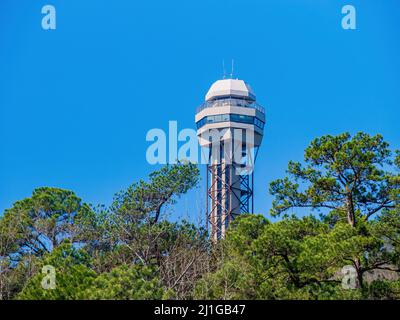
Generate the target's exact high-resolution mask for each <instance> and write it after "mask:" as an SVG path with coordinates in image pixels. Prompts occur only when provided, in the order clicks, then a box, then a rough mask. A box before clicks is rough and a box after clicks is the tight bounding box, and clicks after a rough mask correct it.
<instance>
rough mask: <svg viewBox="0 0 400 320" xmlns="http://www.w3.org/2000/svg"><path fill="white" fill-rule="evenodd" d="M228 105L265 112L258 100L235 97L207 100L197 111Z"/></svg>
mask: <svg viewBox="0 0 400 320" xmlns="http://www.w3.org/2000/svg"><path fill="white" fill-rule="evenodd" d="M227 106H233V107H244V108H253V109H256V110H258V111H260V112H261V113H263V114H265V109H264V108H263V107H262V106H260V105H259V104H258V103H257V102H254V101H247V100H244V99H235V98H225V99H218V100H213V101H206V102H204V103H203V104H201V105H200V106H199V107H198V108H197V110H196V112H197V113H199V112H200V111H202V110H204V109H206V108H215V107H227Z"/></svg>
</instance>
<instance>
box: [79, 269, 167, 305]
mask: <svg viewBox="0 0 400 320" xmlns="http://www.w3.org/2000/svg"><path fill="white" fill-rule="evenodd" d="M166 297H168V292H167V291H166V290H165V289H164V287H163V286H162V283H161V281H160V279H159V278H158V276H157V272H156V270H155V269H153V268H151V267H146V266H143V265H134V266H128V265H121V266H118V267H116V268H114V269H113V270H112V271H111V272H108V273H103V274H101V275H99V276H98V277H97V278H96V279H95V280H94V281H93V283H92V285H91V286H90V287H88V288H87V289H86V290H85V291H84V292H82V293H81V294H80V298H81V299H91V300H148V299H162V298H166Z"/></svg>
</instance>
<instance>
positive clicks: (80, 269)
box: [17, 242, 96, 300]
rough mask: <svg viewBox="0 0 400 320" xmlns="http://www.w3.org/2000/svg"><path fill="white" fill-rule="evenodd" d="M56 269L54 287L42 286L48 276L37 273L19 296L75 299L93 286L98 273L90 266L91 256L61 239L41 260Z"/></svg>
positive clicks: (36, 298)
mask: <svg viewBox="0 0 400 320" xmlns="http://www.w3.org/2000/svg"><path fill="white" fill-rule="evenodd" d="M43 266H51V267H53V268H54V270H55V287H54V288H46V287H44V286H43V281H44V280H45V279H44V278H45V277H46V276H47V275H46V274H43V273H41V272H38V273H36V274H35V275H34V276H33V277H32V278H31V279H30V280H29V281H28V283H27V285H26V286H25V287H24V289H23V290H22V291H21V293H19V294H18V296H17V298H18V299H20V300H76V299H80V298H82V292H84V291H85V290H86V289H87V288H88V287H90V286H91V284H92V282H93V281H94V279H95V278H96V273H95V272H94V271H93V270H92V269H91V258H90V256H89V255H88V254H87V253H86V252H85V251H84V250H79V249H77V248H75V247H74V246H73V245H72V244H71V243H68V242H66V243H62V244H61V245H60V246H59V247H57V248H56V249H55V250H54V251H53V252H51V253H47V254H46V255H45V256H44V259H43V260H42V262H41V265H40V269H39V270H41V269H42V267H43Z"/></svg>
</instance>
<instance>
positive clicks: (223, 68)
mask: <svg viewBox="0 0 400 320" xmlns="http://www.w3.org/2000/svg"><path fill="white" fill-rule="evenodd" d="M222 71H223V72H224V75H223V77H222V79H226V69H225V59H222Z"/></svg>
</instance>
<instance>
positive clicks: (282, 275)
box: [0, 133, 400, 300]
mask: <svg viewBox="0 0 400 320" xmlns="http://www.w3.org/2000/svg"><path fill="white" fill-rule="evenodd" d="M304 160H305V164H300V163H297V162H290V163H289V166H288V173H289V175H288V176H287V177H285V178H283V179H279V180H276V181H274V182H272V183H271V186H270V191H271V193H272V194H273V195H274V196H275V199H274V202H273V207H272V210H271V213H272V215H274V216H283V217H281V219H280V220H279V221H276V222H273V223H272V222H270V221H269V220H267V219H266V218H265V217H264V216H261V215H249V214H246V215H242V216H239V217H238V218H236V219H235V220H234V221H233V223H232V224H231V225H230V228H229V230H228V232H227V235H226V238H225V239H224V240H222V241H220V242H219V243H211V242H210V240H209V238H208V235H207V230H204V229H203V228H201V227H196V226H194V225H193V224H190V223H188V222H185V221H181V222H170V221H168V219H167V218H166V217H167V214H168V208H169V207H170V206H171V205H173V204H174V203H175V202H176V201H177V199H178V198H179V197H180V196H181V195H183V194H185V193H186V192H187V191H188V190H189V189H191V188H194V187H195V186H196V185H197V183H198V180H199V172H198V169H197V167H196V166H195V165H193V164H182V163H178V164H176V165H170V166H165V167H162V168H161V169H160V170H157V171H155V172H153V173H152V174H150V176H149V179H148V180H147V181H145V180H140V181H139V182H137V183H134V184H132V185H131V186H130V187H128V188H127V189H126V190H124V191H122V192H120V193H117V194H116V196H115V198H114V201H113V203H112V205H111V206H110V207H108V208H106V207H104V206H99V207H91V206H89V205H87V204H85V203H83V202H82V200H81V199H80V198H78V197H77V196H76V195H75V194H74V193H73V192H72V191H67V190H62V189H57V188H39V189H36V190H34V192H33V194H32V196H31V197H30V198H27V199H23V200H21V201H18V202H16V203H15V204H14V205H13V206H12V208H10V209H8V210H6V211H5V212H4V215H3V216H1V217H0V300H2V299H34V300H37V299H50V300H51V299H57V300H74V299H102V300H104V299H118V300H128V299H193V298H201V299H301V300H308V299H400V280H399V279H400V277H399V275H400V203H399V197H400V175H399V169H400V153H399V152H397V154H396V155H395V156H394V157H392V154H391V151H390V150H389V147H388V144H387V143H386V142H384V141H383V139H382V137H381V136H379V135H377V136H373V137H371V136H369V135H367V134H364V133H359V134H357V135H355V136H354V137H351V136H350V135H349V134H347V133H345V134H342V135H338V136H324V137H321V138H318V139H315V140H314V141H313V142H312V143H311V144H310V146H309V147H308V148H307V149H306V151H305V159H304ZM296 208H303V210H304V208H309V209H310V210H318V211H319V213H320V218H319V219H318V218H316V217H314V216H311V215H310V216H302V217H296V216H295V215H292V216H290V215H289V214H288V212H289V210H290V211H291V212H294V210H295V209H296ZM302 213H304V212H302ZM349 265H350V266H353V267H354V268H355V270H356V279H355V284H356V288H355V289H346V288H344V287H343V286H342V279H343V276H344V274H342V268H343V267H344V266H349ZM48 266H52V267H54V270H55V272H56V274H55V288H53V289H51V288H47V289H45V288H44V287H43V284H44V280H45V279H47V277H48V274H44V273H42V270H43V269H42V268H43V267H48Z"/></svg>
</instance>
